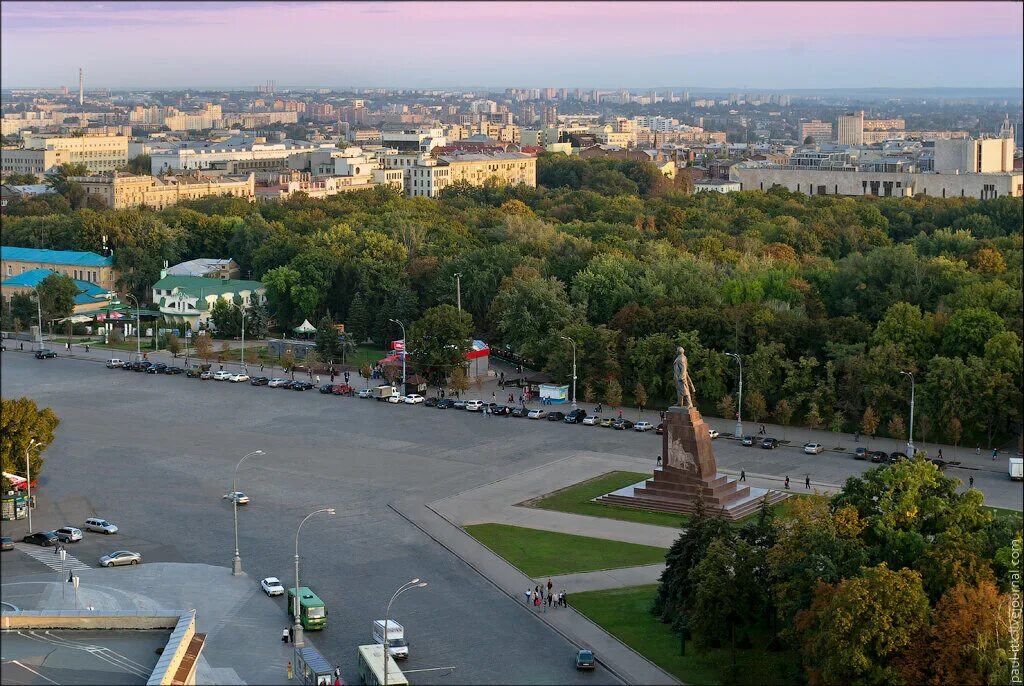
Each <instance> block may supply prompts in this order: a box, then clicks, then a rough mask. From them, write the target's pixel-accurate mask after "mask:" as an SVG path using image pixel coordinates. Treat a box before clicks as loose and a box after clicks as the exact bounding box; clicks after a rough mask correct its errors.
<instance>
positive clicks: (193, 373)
mask: <svg viewBox="0 0 1024 686" xmlns="http://www.w3.org/2000/svg"><path fill="white" fill-rule="evenodd" d="M204 367H205V369H204ZM209 368H210V365H208V364H205V365H203V366H202V367H200V366H197V365H192V366H191V367H189V368H188V369H187V370H185V376H187V377H188V378H190V379H198V378H199V376H200V375H201V374H202V373H203V372H205V371H207V370H209Z"/></svg>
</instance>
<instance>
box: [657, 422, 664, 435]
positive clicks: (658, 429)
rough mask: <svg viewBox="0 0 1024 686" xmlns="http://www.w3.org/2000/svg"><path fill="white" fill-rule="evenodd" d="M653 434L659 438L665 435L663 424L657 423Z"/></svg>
mask: <svg viewBox="0 0 1024 686" xmlns="http://www.w3.org/2000/svg"><path fill="white" fill-rule="evenodd" d="M654 433H656V434H658V435H659V436H661V435H662V434H664V433H665V422H659V423H658V428H656V429H655V430H654Z"/></svg>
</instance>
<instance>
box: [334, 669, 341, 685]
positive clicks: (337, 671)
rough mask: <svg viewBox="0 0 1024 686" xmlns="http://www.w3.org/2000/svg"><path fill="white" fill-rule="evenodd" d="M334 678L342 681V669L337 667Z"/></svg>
mask: <svg viewBox="0 0 1024 686" xmlns="http://www.w3.org/2000/svg"><path fill="white" fill-rule="evenodd" d="M334 678H335V679H340V678H341V667H335V668H334ZM336 683H337V682H336Z"/></svg>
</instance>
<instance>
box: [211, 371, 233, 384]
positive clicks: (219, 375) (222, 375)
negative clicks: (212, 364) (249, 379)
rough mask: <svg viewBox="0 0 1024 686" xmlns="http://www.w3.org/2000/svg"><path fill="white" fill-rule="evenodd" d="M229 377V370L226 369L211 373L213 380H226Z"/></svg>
mask: <svg viewBox="0 0 1024 686" xmlns="http://www.w3.org/2000/svg"><path fill="white" fill-rule="evenodd" d="M230 378H231V372H229V371H227V370H226V369H221V370H220V371H218V372H214V373H213V380H214V381H227V380H228V379H230Z"/></svg>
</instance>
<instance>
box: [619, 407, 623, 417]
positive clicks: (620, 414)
mask: <svg viewBox="0 0 1024 686" xmlns="http://www.w3.org/2000/svg"><path fill="white" fill-rule="evenodd" d="M619 419H622V408H621V407H620V408H619Z"/></svg>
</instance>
